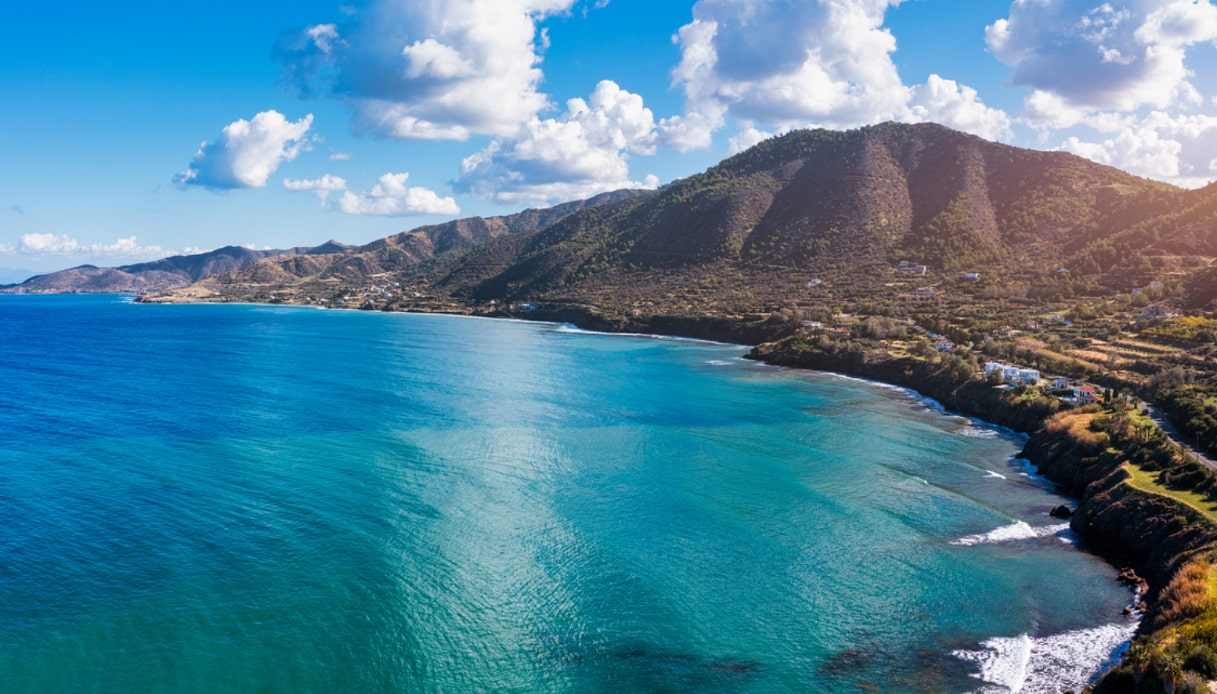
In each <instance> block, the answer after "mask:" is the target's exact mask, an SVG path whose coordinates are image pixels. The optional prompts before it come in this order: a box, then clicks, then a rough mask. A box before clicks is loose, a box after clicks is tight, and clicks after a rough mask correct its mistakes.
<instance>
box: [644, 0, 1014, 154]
mask: <svg viewBox="0 0 1217 694" xmlns="http://www.w3.org/2000/svg"><path fill="white" fill-rule="evenodd" d="M901 2H902V0H854V1H852V2H841V1H840V0H700V1H699V2H698V3H697V4H696V5H695V6H694V7H693V21H692V22H690V23H689V24H686V25H685V26H683V27H681V28H680V30H679V31H678V32H677V34H676V36H675V37H674V38H673V40H674V41H675V42H676V44H677V45H678V46H679V47H680V50H681V60H680V63H679V64H678V65H677V66H676V68H675V69H674V70H673V71H672V81H673V84H674V85H675V86H678V87H680V88H681V89H682V90H683V91H684V93H685V104H686V105H685V112H684V113H683V114H681V115H678V116H673V117H671V118H665V119H663V120H662V121H660V124H659V130H660V133H661V138H662V141H663V143H664V144H665V145H667V146H670V147H674V148H676V149H678V150H681V151H688V150H690V149H699V148H705V147H707V146H709V145H710V142H711V138H712V135H713V133H714V132H715V131H716V130H718V129H719V128H721V127H723V126H724V125H725V123H726V119H727V116H728V115H730V116H732V117H734V118H736V119H737V120H740V121H744V123H745V125H744V128H743V131H742V132H741V135H739V136H737V138H740V137H743V139H737V140H736V141H735V142H733V143H732V147H738V146H741V145H743V144H744V143H745V142H746V141H747V140H748V139H749V137H747V136H745V134H747V133H748V132H749V128H753V127H754V126H753V125H752V124H765V125H768V126H771V127H773V128H774V129H776V130H778V131H782V130H789V129H791V128H795V127H807V126H824V127H833V128H847V127H855V126H859V125H866V124H870V123H876V122H879V121H884V120H901V121H923V120H935V121H939V122H944V123H946V124H948V125H951V126H953V127H956V128H959V129H962V130H967V131H970V132H974V133H976V134H978V135H981V136H984V137H990V138H999V139H1009V138H1010V136H1011V132H1010V119H1009V117H1008V116H1006V114H1004V113H1003V112H1001V111H999V110H997V109H993V108H989V107H987V106H985V105H984V104H983V103H982V102H981V100H980V98H979V96H978V95H977V93H976V90H974V89H972V88H970V87H967V86H965V85H960V84H958V83H956V82H954V81H952V80H949V79H944V78H942V77H940V76H938V75H934V76H932V77H931V78H930V79H929V81H928V82H927V83H926V84H924V85H919V86H916V87H908V86H906V85H905V84H904V83H903V82H902V81H901V79H900V76H899V74H898V72H897V70H896V66H895V64H894V63H893V62H892V58H891V54H892V53H893V52H895V50H896V39H895V37H894V36H893V35H892V33H891V32H890V31H888V30H887V29H886V28H885V27H884V26H883V24H884V17H885V15H886V13H887V10H888V9H889V8H891V7H895V6H896V5H899V4H900V3H901ZM758 132H759V131H758ZM752 138H753V139H754V138H755V136H752Z"/></svg>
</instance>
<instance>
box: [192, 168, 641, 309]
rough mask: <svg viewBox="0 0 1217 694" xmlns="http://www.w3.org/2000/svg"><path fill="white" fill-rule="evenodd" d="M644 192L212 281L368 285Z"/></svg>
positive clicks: (238, 287)
mask: <svg viewBox="0 0 1217 694" xmlns="http://www.w3.org/2000/svg"><path fill="white" fill-rule="evenodd" d="M648 195H650V193H649V192H647V191H637V190H619V191H615V192H611V193H603V194H600V195H597V196H595V197H592V198H589V199H587V200H578V201H575V202H568V203H564V204H561V205H557V206H554V207H550V208H545V209H528V210H524V211H523V212H519V213H516V214H512V215H507V216H501V217H486V218H483V217H469V218H465V219H457V220H453V221H450V222H445V223H443V224H435V225H430V226H424V227H419V228H417V229H412V230H410V231H405V232H402V233H400V234H395V235H393V236H389V237H387V238H383V239H379V240H377V241H373V242H372V243H369V244H367V245H364V246H358V247H344V248H342V249H340V251H339V252H335V253H330V254H327V255H324V256H320V257H316V256H314V255H312V254H306V255H305V256H303V257H302V256H298V255H297V256H290V257H283V256H277V257H272V258H266V259H263V260H261V261H259V262H257V263H252V264H250V265H248V266H247V267H243V268H240V269H239V270H237V271H235V272H230V273H227V274H225V275H223V276H222V277H218V278H216V282H215V283H213V284H214V285H218V286H222V287H224V288H225V291H226V292H230V293H231V292H240V291H242V288H246V289H252V290H254V291H260V292H264V291H265V290H266V288H273V289H274V290H276V291H288V290H291V289H292V288H297V287H304V286H310V285H311V289H309V290H308V291H314V292H321V293H330V292H332V291H334V289H335V288H336V287H343V286H360V285H366V284H369V283H372V280H373V279H374V278H378V277H381V276H384V275H385V274H387V273H390V274H392V273H401V272H404V271H406V270H407V269H409V268H410V267H412V266H416V265H418V264H420V263H422V262H424V261H427V260H430V259H432V258H435V257H437V256H441V255H454V254H458V253H460V252H463V251H467V250H469V249H471V248H474V247H476V246H478V245H479V244H482V243H485V242H488V241H491V240H494V239H497V238H501V237H504V236H509V235H516V234H527V233H531V232H535V231H538V230H540V229H545V228H548V227H549V226H551V225H552V224H554V223H556V222H558V221H560V220H562V219H565V218H566V217H568V216H570V215H572V214H575V213H577V212H580V211H583V210H588V209H591V208H595V207H599V206H603V205H612V204H614V203H616V202H619V201H623V200H630V199H635V198H638V197H645V196H648Z"/></svg>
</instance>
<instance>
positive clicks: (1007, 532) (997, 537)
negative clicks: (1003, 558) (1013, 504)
mask: <svg viewBox="0 0 1217 694" xmlns="http://www.w3.org/2000/svg"><path fill="white" fill-rule="evenodd" d="M1068 529H1069V524H1068V523H1062V524H1060V525H1041V526H1038V527H1033V526H1031V525H1029V524H1028V523H1027V522H1025V521H1021V520H1020V521H1014V522H1013V523H1011V524H1010V525H1003V526H1002V527H1000V528H997V529H995V530H990V531H989V532H987V533H981V534H979V535H968V536H966V537H961V538H959V539H958V540H952V541H951V544H953V545H965V546H972V545H993V544H997V543H999V542H1016V541H1018V540H1032V539H1035V538H1037V537H1051V536H1053V535H1059V534H1061V533H1063V532H1065V531H1066V530H1068Z"/></svg>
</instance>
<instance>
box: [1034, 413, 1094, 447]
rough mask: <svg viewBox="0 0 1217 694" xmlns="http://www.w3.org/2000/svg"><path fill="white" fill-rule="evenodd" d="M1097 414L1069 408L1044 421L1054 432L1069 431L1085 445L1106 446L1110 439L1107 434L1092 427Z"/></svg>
mask: <svg viewBox="0 0 1217 694" xmlns="http://www.w3.org/2000/svg"><path fill="white" fill-rule="evenodd" d="M1097 414H1098V413H1096V412H1072V411H1069V410H1066V411H1064V412H1058V413H1056V414H1054V415H1052V416H1051V417H1049V418H1048V420H1047V421H1045V422H1044V428H1045V429H1046V430H1048V431H1049V432H1052V433H1058V432H1062V431H1065V432H1068V433H1069V437H1070V438H1072V439H1073V440H1074V441H1077V442H1078V443H1080V444H1082V445H1085V446H1089V447H1093V448H1099V449H1102V448H1106V447H1107V443H1108V441H1109V437H1108V436H1107V434H1106V433H1105V432H1101V431H1092V430H1091V429H1090V423H1091V422H1092V421H1093V420H1094V418H1095V417H1096V416H1097Z"/></svg>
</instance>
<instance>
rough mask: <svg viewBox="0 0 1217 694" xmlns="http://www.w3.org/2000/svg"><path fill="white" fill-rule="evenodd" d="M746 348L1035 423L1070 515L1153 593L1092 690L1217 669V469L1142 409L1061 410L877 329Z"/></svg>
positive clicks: (1183, 685) (758, 355)
mask: <svg viewBox="0 0 1217 694" xmlns="http://www.w3.org/2000/svg"><path fill="white" fill-rule="evenodd" d="M748 356H749V358H752V359H758V360H761V361H765V362H767V363H770V364H775V365H780V366H787V367H794V368H809V369H817V370H822V371H832V372H837V373H843V374H848V375H853V376H859V377H863V378H868V379H873V380H878V381H882V382H886V383H891V384H895V385H899V386H903V387H907V388H910V389H913V390H915V391H917V392H919V393H921V394H923V395H926V396H929V397H932V398H934V399H936V400H938V401H939V402H941V403H943V404H944V405H945V406H946V407H948V408H950V409H952V410H954V411H956V412H959V413H961V414H965V415H969V416H974V417H977V418H980V419H983V420H985V421H988V422H991V423H994V424H998V425H1001V426H1005V427H1008V428H1010V429H1014V430H1016V431H1021V432H1025V433H1028V434H1030V437H1029V439H1028V440H1027V443H1026V445H1025V446H1024V448H1023V450H1022V452H1021V454H1020V455H1021V457H1024V458H1026V459H1028V460H1030V461H1031V462H1032V463H1033V464H1034V465H1035V466H1036V468H1037V470H1038V471H1039V472H1040V473H1041V474H1043V475H1044V476H1045V477H1046V478H1048V479H1049V480H1052V481H1053V482H1055V483H1057V484H1059V485H1060V487H1061V489H1062V490H1064V491H1066V492H1068V493H1069V494H1071V495H1073V496H1075V497H1077V498H1078V499H1079V505H1078V508H1077V510H1076V511H1075V512H1074V513H1073V515H1072V519H1071V522H1070V527H1071V528H1072V529H1073V530H1074V532H1076V533H1077V534H1078V535H1079V536H1080V537H1082V538H1083V540H1084V541H1085V543H1086V545H1087V546H1088V547H1089V548H1090V549H1092V550H1094V551H1096V552H1098V553H1100V554H1101V555H1103V556H1105V557H1107V558H1108V559H1109V560H1110V561H1112V562H1113V563H1114V564H1116V565H1118V566H1123V567H1131V568H1126V569H1125V570H1124V571H1122V572H1121V577H1120V580H1123V581H1125V582H1126V583H1128V584H1129V585H1130V586H1131V587H1135V588H1137V589H1138V590H1139V591H1140V593H1141V597H1142V598H1143V600H1144V601H1145V602H1144V603H1143V604H1142V606H1141V607H1142V609H1143V610H1144V617H1143V621H1142V624H1141V628H1140V630H1139V636H1138V637H1137V639H1136V640H1135V641H1134V644H1133V646H1132V648H1131V649H1130V651H1129V655H1128V656H1127V657H1126V658H1125V659H1124V661H1123V662H1122V663H1121V664H1120V665H1119V666H1118V667H1117V668H1115V669H1113V670H1112V671H1111V672H1109V673H1107V674H1106V675H1105V676H1104V678H1103V679H1102V680H1101V681H1100V682H1099V683H1098V684H1097V685H1096V686H1095V689H1094V691H1095V692H1105V693H1111V692H1162V691H1188V687H1189V686H1191V685H1194V684H1196V683H1197V682H1201V683H1202V682H1203V681H1205V680H1212V679H1214V678H1217V603H1214V595H1213V588H1212V587H1213V585H1214V577H1215V575H1217V574H1214V570H1213V568H1212V566H1211V564H1210V563H1209V560H1208V557H1209V556H1210V555H1212V554H1213V551H1214V548H1215V547H1217V524H1215V523H1214V522H1213V518H1212V517H1210V516H1208V515H1207V514H1206V513H1204V512H1203V511H1202V510H1201V509H1198V508H1196V507H1195V506H1193V505H1192V504H1191V503H1189V499H1193V497H1194V498H1195V499H1205V500H1206V503H1208V504H1209V505H1210V506H1213V508H1214V509H1215V510H1217V505H1214V504H1213V503H1212V502H1211V501H1207V499H1209V498H1211V494H1212V490H1213V488H1214V486H1215V483H1214V479H1213V474H1212V473H1211V471H1204V470H1200V469H1197V468H1196V466H1195V463H1194V462H1190V461H1188V459H1187V457H1186V456H1182V455H1181V454H1180V453H1179V452H1178V451H1177V450H1176V449H1175V447H1174V445H1173V444H1171V443H1170V442H1169V441H1168V440H1167V439H1166V438H1165V436H1164V435H1163V434H1162V433H1161V431H1160V430H1158V429H1157V428H1156V427H1153V426H1152V425H1151V424H1148V423H1147V422H1146V421H1145V420H1144V416H1143V415H1142V414H1141V413H1140V411H1138V410H1135V409H1133V408H1128V407H1125V406H1120V407H1118V408H1117V409H1115V410H1112V411H1103V410H1101V409H1100V408H1098V407H1097V406H1091V407H1087V408H1082V409H1079V410H1066V411H1060V409H1061V407H1060V403H1059V401H1057V400H1056V399H1055V398H1049V397H1044V396H1035V395H1032V394H1030V393H1028V392H1020V390H1019V389H1004V390H1003V389H999V388H998V387H995V385H994V384H992V383H988V382H985V381H982V380H980V379H977V378H976V377H975V373H976V368H975V367H976V366H977V365H976V364H975V363H973V362H972V361H971V357H970V355H969V356H962V355H935V354H922V355H911V354H910V355H903V356H901V355H896V354H893V350H892V349H891V348H890V347H889V346H887V345H884V344H883V343H882V342H880V341H874V340H872V341H866V340H848V341H845V340H833V339H829V338H826V337H823V336H819V337H814V336H810V335H797V336H792V337H788V338H786V339H784V340H780V341H778V342H775V343H767V344H761V345H759V346H757V347H755V348H754V349H753V350H752V351H751V352H750V353H749V355H748ZM1134 477H1136V479H1134ZM1133 569H1135V572H1134V571H1133Z"/></svg>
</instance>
